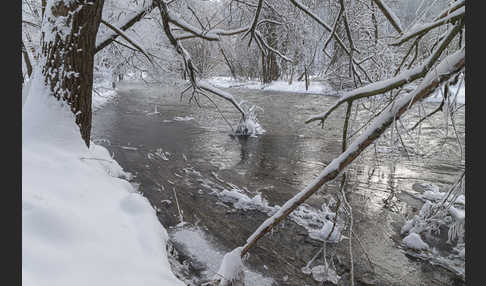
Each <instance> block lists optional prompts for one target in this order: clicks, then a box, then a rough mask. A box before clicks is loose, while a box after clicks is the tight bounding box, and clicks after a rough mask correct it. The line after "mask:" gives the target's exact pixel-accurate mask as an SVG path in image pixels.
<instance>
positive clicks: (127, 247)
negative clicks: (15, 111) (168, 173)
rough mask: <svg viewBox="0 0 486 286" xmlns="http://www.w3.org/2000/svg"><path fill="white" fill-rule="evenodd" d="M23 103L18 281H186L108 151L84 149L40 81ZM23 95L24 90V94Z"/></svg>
mask: <svg viewBox="0 0 486 286" xmlns="http://www.w3.org/2000/svg"><path fill="white" fill-rule="evenodd" d="M29 87H31V88H30V90H31V91H32V92H31V93H30V94H28V93H29V91H27V90H25V92H23V96H22V98H23V107H22V284H23V285H26V286H29V285H40V286H42V285H46V286H47V285H49V286H53V285H63V286H65V285H71V286H74V285H83V286H84V285H103V286H110V285H116V286H122V285H157V286H160V285H165V286H171V285H181V286H182V285H184V284H183V283H182V282H181V281H179V280H178V279H177V278H176V277H175V276H174V274H173V273H172V271H171V269H170V266H169V262H168V259H167V253H166V248H165V245H166V242H167V240H168V234H167V232H166V230H165V229H164V228H163V226H161V224H160V223H159V221H158V219H157V217H156V213H155V210H154V209H153V208H152V206H151V205H150V203H149V202H148V200H147V199H146V198H144V197H143V196H141V195H140V194H138V193H137V192H136V190H135V189H134V187H133V186H132V185H131V184H130V183H129V182H128V181H127V180H126V178H128V177H129V174H127V173H125V172H124V171H123V170H122V168H121V167H120V166H119V165H118V163H117V162H116V161H114V160H113V159H112V158H111V156H110V154H109V153H108V151H107V150H106V149H105V148H104V147H101V146H97V145H95V144H94V143H91V147H90V148H89V149H88V148H87V147H86V146H85V144H84V143H83V141H82V140H81V136H80V134H79V131H78V127H77V126H76V125H75V123H74V117H73V115H72V114H71V112H69V111H68V110H67V106H66V105H64V106H61V105H60V103H59V102H58V101H56V100H55V99H54V98H53V97H50V96H48V95H47V94H48V92H47V91H46V88H45V86H44V85H43V84H42V83H41V80H40V79H39V80H36V79H35V77H34V79H32V80H31V82H30V83H29ZM27 95H28V96H27Z"/></svg>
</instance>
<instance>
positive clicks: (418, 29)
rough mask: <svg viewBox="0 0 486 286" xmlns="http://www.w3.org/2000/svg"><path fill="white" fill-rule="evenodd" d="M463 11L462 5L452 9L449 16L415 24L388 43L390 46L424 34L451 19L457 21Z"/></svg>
mask: <svg viewBox="0 0 486 286" xmlns="http://www.w3.org/2000/svg"><path fill="white" fill-rule="evenodd" d="M464 13H465V8H464V7H463V8H460V9H459V10H456V11H454V12H453V13H452V14H450V15H449V16H447V17H444V18H441V19H439V20H437V21H435V22H432V23H429V24H426V25H418V26H417V25H416V26H415V27H414V28H412V29H411V31H409V32H408V33H406V34H405V35H403V36H402V37H401V38H400V39H398V41H397V42H394V43H392V44H390V45H391V46H398V45H401V44H403V43H405V42H406V41H408V40H410V39H411V38H413V37H415V36H421V35H424V34H426V33H427V32H428V31H430V30H432V29H434V28H437V27H439V26H442V25H444V24H447V23H450V22H453V21H457V20H458V19H461V18H463V17H464Z"/></svg>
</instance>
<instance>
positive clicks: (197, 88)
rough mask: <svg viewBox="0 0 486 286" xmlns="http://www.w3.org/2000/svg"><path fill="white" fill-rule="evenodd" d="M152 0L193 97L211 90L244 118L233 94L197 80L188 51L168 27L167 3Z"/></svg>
mask: <svg viewBox="0 0 486 286" xmlns="http://www.w3.org/2000/svg"><path fill="white" fill-rule="evenodd" d="M154 1H155V2H156V5H157V6H158V9H159V10H160V16H161V18H162V23H163V28H164V32H165V34H166V36H167V38H168V39H169V42H170V43H171V44H172V46H173V47H174V48H175V50H176V52H177V53H178V54H180V55H181V56H182V59H183V61H184V66H185V69H186V72H187V73H188V74H189V80H190V83H191V86H192V88H193V97H194V96H195V95H196V94H198V93H202V94H204V95H205V93H204V91H208V92H211V93H213V94H215V95H217V96H219V97H221V98H223V99H225V100H227V101H229V102H231V104H233V106H235V108H236V109H237V110H238V111H239V112H240V113H241V115H242V117H243V118H246V112H245V110H244V109H243V108H242V107H241V105H240V104H239V103H238V102H236V100H235V98H234V97H233V95H231V94H230V93H228V92H225V91H222V90H220V89H217V88H215V87H213V86H211V85H210V84H208V83H206V82H201V81H197V79H196V72H197V70H196V67H195V66H194V64H193V62H192V59H191V55H190V54H189V52H187V50H186V49H184V47H183V46H182V44H181V43H180V42H179V41H178V40H177V39H176V38H175V37H174V35H173V34H172V31H171V29H170V26H169V25H170V23H169V22H170V17H169V9H168V7H167V4H166V3H165V2H164V1H162V0H154ZM196 29H197V28H196ZM189 88H190V87H189ZM189 88H187V89H186V90H188V89H189ZM201 91H203V92H201ZM183 93H184V92H183ZM196 102H197V99H196Z"/></svg>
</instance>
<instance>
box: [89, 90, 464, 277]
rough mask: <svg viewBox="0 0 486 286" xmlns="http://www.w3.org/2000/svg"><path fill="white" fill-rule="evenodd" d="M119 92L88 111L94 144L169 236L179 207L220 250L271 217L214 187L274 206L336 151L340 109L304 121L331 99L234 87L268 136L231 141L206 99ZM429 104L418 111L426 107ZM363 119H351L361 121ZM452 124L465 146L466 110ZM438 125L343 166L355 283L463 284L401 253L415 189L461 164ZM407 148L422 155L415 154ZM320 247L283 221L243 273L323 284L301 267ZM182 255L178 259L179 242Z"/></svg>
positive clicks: (343, 264) (228, 110)
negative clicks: (347, 175)
mask: <svg viewBox="0 0 486 286" xmlns="http://www.w3.org/2000/svg"><path fill="white" fill-rule="evenodd" d="M118 89H119V90H118V91H119V95H118V97H117V98H116V99H115V100H114V101H113V102H110V103H108V104H107V105H106V106H105V107H103V108H101V109H100V110H98V111H96V112H95V114H94V118H93V141H94V142H96V143H98V144H101V145H104V146H106V147H107V148H108V149H109V150H110V152H112V153H113V154H114V157H115V159H116V160H117V161H118V162H119V163H120V165H121V166H122V167H123V168H124V169H125V170H126V171H129V172H131V173H132V174H134V175H135V178H134V181H135V182H138V183H140V189H139V190H140V191H141V192H142V193H143V194H144V195H145V196H146V197H147V198H148V199H149V200H150V201H151V203H152V204H153V205H154V207H155V208H156V209H157V210H158V214H159V219H160V221H161V222H162V223H163V225H164V226H165V227H166V228H168V230H169V233H176V232H177V231H179V230H180V228H177V227H176V225H177V224H179V223H180V212H179V209H180V210H181V212H182V217H183V220H184V221H185V222H187V224H186V226H185V227H187V228H191V227H194V226H195V225H197V226H198V228H199V229H201V230H203V231H204V232H205V233H206V234H207V236H208V237H210V238H208V239H211V241H212V243H213V244H214V245H217V247H218V248H220V249H221V250H222V251H223V252H224V251H228V250H231V249H233V248H234V247H237V246H240V245H243V244H244V242H245V240H246V238H247V237H248V236H249V235H251V233H253V231H254V230H255V229H256V228H257V227H258V225H259V224H260V223H261V222H263V221H264V220H265V219H266V218H267V217H268V215H267V214H265V213H264V212H261V211H259V210H241V209H235V208H234V207H233V206H232V205H231V204H228V203H222V202H221V200H219V199H218V196H217V193H218V192H220V191H221V190H223V189H230V188H231V187H237V188H239V189H240V190H243V191H244V192H246V193H247V194H248V196H249V197H253V196H254V195H255V194H256V193H257V192H260V193H261V194H262V197H264V198H265V199H266V200H267V201H268V204H269V205H271V206H274V205H282V204H283V203H284V202H285V201H286V200H288V199H289V198H291V197H292V196H293V195H294V194H296V193H297V192H298V191H300V190H302V189H303V188H304V187H305V186H306V185H307V184H309V183H310V182H311V181H312V180H313V179H314V178H315V177H316V176H317V175H318V174H319V173H320V172H321V171H322V170H323V169H324V167H325V166H326V165H327V164H329V163H330V162H331V161H332V159H334V158H335V157H336V156H337V155H338V154H339V153H340V150H341V138H342V133H341V132H342V124H343V121H342V120H343V117H344V108H342V109H339V110H337V112H336V113H335V114H333V115H332V116H330V118H329V119H328V121H327V122H326V125H325V128H324V129H321V128H320V127H319V126H317V125H316V124H310V125H306V124H304V121H305V119H307V118H308V117H309V116H310V115H314V114H316V113H319V112H322V111H324V110H326V108H327V107H328V106H330V105H331V104H332V103H333V102H334V101H335V100H336V98H335V97H326V96H319V95H305V94H292V93H283V92H273V91H260V90H244V89H234V90H232V92H234V93H235V94H237V95H238V97H239V98H240V99H244V100H247V101H249V102H251V103H254V104H257V105H258V106H260V107H262V108H263V109H264V113H261V114H260V115H259V121H260V123H261V125H262V126H263V128H264V129H265V130H266V133H265V134H263V135H260V136H258V137H249V138H238V137H236V138H235V137H233V136H230V132H231V129H230V127H229V126H228V125H227V123H226V122H225V120H223V118H222V116H221V115H220V114H219V113H218V111H217V109H216V108H215V107H214V106H212V105H211V104H210V103H209V102H207V101H202V102H203V107H202V108H199V107H198V106H197V105H195V104H189V103H188V98H187V97H186V98H184V99H183V101H180V98H179V90H178V89H176V88H171V87H166V86H164V87H155V86H152V87H148V86H145V85H143V84H139V83H128V82H125V83H120V85H119V87H118ZM215 101H216V103H217V104H218V106H219V108H220V109H221V111H222V113H223V115H224V116H225V117H226V119H227V120H228V121H229V122H231V123H233V124H236V122H238V120H239V114H238V113H237V112H236V111H235V110H234V109H233V108H232V106H231V105H229V104H228V103H226V102H223V101H221V100H215ZM155 106H157V111H158V113H155V112H154V110H155V109H154V108H155ZM434 106H436V105H433V104H425V108H426V109H427V110H428V109H432V108H433V107H434ZM460 112H462V111H460ZM176 117H179V118H176ZM190 117H192V118H193V119H190ZM359 118H360V117H359V116H358V119H357V121H358V122H360V123H364V122H365V121H364V120H361V119H359ZM456 120H457V122H456V123H457V128H458V133H459V137H460V140H461V144H464V115H463V114H462V113H461V114H458V115H457V118H456ZM415 121H416V120H414V122H415ZM443 121H444V120H443V118H442V116H441V115H440V113H439V114H437V115H436V116H435V117H433V118H432V119H431V120H427V121H426V122H425V123H424V125H423V126H422V133H423V135H424V136H423V137H422V138H421V139H420V142H419V148H416V147H417V146H418V145H416V142H415V141H416V139H415V138H412V137H411V136H410V137H409V136H404V137H403V138H402V139H403V140H404V141H405V144H406V146H407V147H409V148H407V149H408V152H409V156H411V159H410V160H409V159H408V156H407V155H406V154H405V151H403V150H402V152H401V153H400V152H398V153H397V152H395V153H393V154H392V153H389V152H388V149H389V148H387V147H386V146H385V145H386V144H385V143H388V141H389V138H388V139H386V138H385V139H383V142H382V143H383V144H379V145H378V146H377V147H376V148H374V147H373V146H370V147H369V150H367V152H366V154H365V155H364V156H363V157H362V158H360V159H359V160H358V161H357V162H355V163H353V165H352V166H351V167H350V172H351V173H352V174H354V175H352V176H351V179H350V182H349V186H350V187H349V188H348V190H347V192H348V193H349V194H350V195H349V200H350V203H351V205H352V206H353V214H354V232H355V234H356V236H357V237H358V238H359V241H358V240H356V239H353V253H354V267H355V276H356V280H357V281H358V283H357V285H456V284H457V285H462V282H460V281H457V280H458V279H457V278H456V275H454V274H453V273H452V272H450V271H448V270H446V269H444V268H442V267H439V266H434V265H431V264H429V263H426V262H423V261H420V260H416V259H413V258H411V257H409V256H407V255H406V254H405V252H404V250H403V247H402V246H401V245H400V242H401V237H400V235H399V230H400V228H401V226H402V225H403V223H404V222H405V220H406V217H408V216H410V215H412V214H414V213H416V212H417V210H419V209H420V207H421V205H422V202H421V201H420V200H418V199H416V198H415V197H414V196H413V194H414V193H416V192H417V188H416V187H414V185H416V184H417V183H434V184H436V185H438V186H439V187H440V188H441V190H445V189H447V187H448V185H450V184H451V183H453V182H454V180H455V179H456V176H457V175H458V174H459V173H460V172H461V171H462V170H463V169H464V160H461V157H460V154H459V153H458V151H457V148H456V147H455V145H454V144H455V142H456V137H455V134H454V130H452V129H451V128H449V130H448V135H447V136H444V135H443V131H441V130H439V129H437V128H436V126H440V124H443ZM355 124H358V123H355ZM395 136H396V135H395ZM444 138H445V139H444ZM352 139H353V138H352ZM352 139H351V140H352ZM402 149H403V148H402ZM375 150H376V151H375ZM414 150H420V152H422V153H425V155H422V156H418V155H416V154H414V152H413V151H414ZM375 152H377V153H378V156H375ZM337 186H338V182H331V183H330V184H329V185H328V187H327V188H326V190H325V191H322V192H321V193H318V194H316V195H314V196H313V197H312V198H311V199H310V200H309V201H308V204H309V205H310V206H312V207H315V208H319V207H320V205H321V204H322V203H323V201H324V200H325V198H326V193H332V192H335V191H336V190H337ZM347 243H348V242H347V240H345V241H342V242H341V243H340V244H339V245H338V246H337V247H334V248H335V253H336V255H335V263H336V268H337V270H338V273H339V274H341V276H343V278H344V279H342V281H341V283H342V285H346V283H347V282H346V281H347V280H346V279H347V278H346V277H347V276H348V274H347V272H348V271H349V258H348V250H347ZM176 245H177V244H176ZM321 246H322V242H320V241H317V240H314V239H311V238H310V237H309V235H308V233H307V231H306V230H305V229H304V228H303V227H301V226H300V225H297V224H296V223H294V222H292V221H286V222H285V223H284V224H283V225H282V226H280V227H279V228H278V229H277V230H276V231H274V232H273V233H272V234H271V235H267V236H266V237H264V238H263V239H261V240H260V241H259V243H258V245H257V247H255V248H254V249H252V250H251V251H250V253H251V254H250V258H249V261H248V262H247V266H248V267H249V268H251V269H253V270H254V271H257V272H259V273H262V274H263V275H265V276H267V277H271V278H273V280H274V281H275V284H276V285H322V283H318V282H316V281H314V280H313V279H312V277H311V276H310V275H306V274H304V273H302V272H301V268H302V267H304V266H305V265H306V263H307V262H308V261H309V260H310V259H311V258H312V257H313V256H314V254H315V253H316V251H318V250H319V249H320V247H321ZM180 249H181V251H182V252H184V248H183V247H182V245H180ZM185 254H186V255H187V256H191V254H190V253H185ZM367 257H369V260H371V262H372V264H373V267H371V266H370V262H369V260H368V258H367ZM192 268H193V270H194V271H195V272H194V273H196V274H197V273H198V271H199V272H202V271H203V270H204V265H202V266H201V265H199V266H198V265H197V262H196V261H194V265H193V267H192ZM214 270H216V269H214ZM252 285H259V284H258V282H253V284H252ZM347 285H349V283H347Z"/></svg>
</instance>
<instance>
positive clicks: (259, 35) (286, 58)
mask: <svg viewBox="0 0 486 286" xmlns="http://www.w3.org/2000/svg"><path fill="white" fill-rule="evenodd" d="M255 36H256V38H258V40H259V41H260V43H261V44H263V46H264V47H265V48H267V49H268V50H270V51H271V52H273V53H275V54H276V55H278V56H279V57H281V58H282V59H284V60H286V61H288V62H292V60H291V59H289V58H288V57H287V56H285V55H283V54H282V53H280V52H279V51H278V50H276V49H274V48H272V47H270V45H268V44H267V42H265V40H264V39H263V37H262V35H261V34H260V32H259V31H255Z"/></svg>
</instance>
